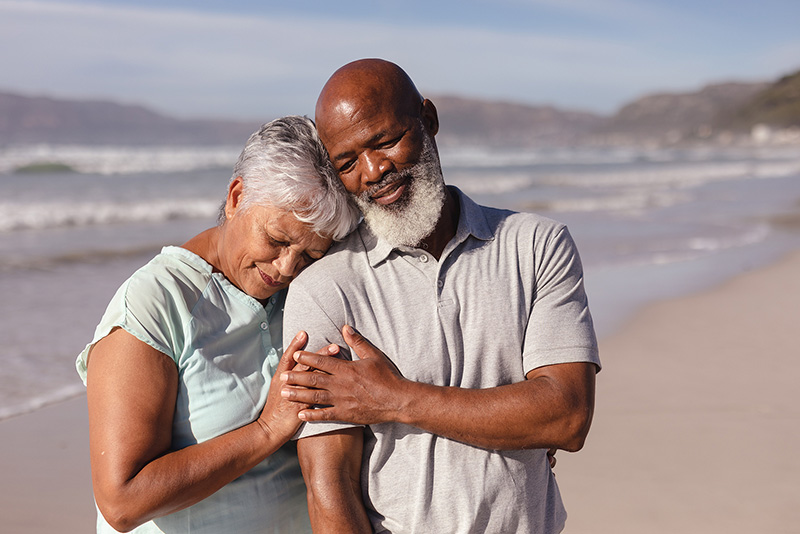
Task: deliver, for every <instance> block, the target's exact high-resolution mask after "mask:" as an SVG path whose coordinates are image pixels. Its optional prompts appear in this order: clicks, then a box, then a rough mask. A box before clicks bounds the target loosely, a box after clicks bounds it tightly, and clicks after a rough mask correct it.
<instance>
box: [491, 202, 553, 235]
mask: <svg viewBox="0 0 800 534" xmlns="http://www.w3.org/2000/svg"><path fill="white" fill-rule="evenodd" d="M478 208H479V209H480V212H481V214H482V215H483V217H484V218H485V221H486V224H487V225H488V226H489V228H490V229H491V232H492V234H493V236H494V237H495V239H500V240H504V239H526V240H527V239H542V238H544V237H546V236H552V235H555V234H558V233H560V232H561V231H563V230H564V229H565V228H566V225H565V224H564V223H562V222H559V221H557V220H555V219H552V218H550V217H545V216H544V215H539V214H538V213H532V212H525V211H513V210H508V209H501V208H493V207H490V206H478Z"/></svg>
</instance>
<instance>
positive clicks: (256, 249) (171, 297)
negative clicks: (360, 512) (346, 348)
mask: <svg viewBox="0 0 800 534" xmlns="http://www.w3.org/2000/svg"><path fill="white" fill-rule="evenodd" d="M220 219H221V222H220V224H219V225H218V226H217V227H215V228H211V229H209V230H206V231H204V232H202V233H201V234H199V235H197V236H195V237H194V238H192V239H190V240H189V241H187V242H186V243H185V244H184V245H182V246H181V247H165V248H164V249H163V250H162V251H161V253H160V254H158V255H157V256H156V257H155V258H153V260H152V261H150V262H149V263H148V264H147V265H145V266H144V267H142V268H141V269H139V270H138V271H137V272H135V273H134V274H133V275H132V276H131V277H130V278H129V279H128V280H127V281H126V282H125V283H124V284H123V285H122V287H121V288H120V289H119V290H118V291H117V293H116V295H115V296H114V298H113V299H112V300H111V303H110V304H109V306H108V309H107V310H106V313H105V315H104V316H103V318H102V321H101V322H100V325H99V326H98V327H97V330H96V332H95V335H94V339H93V340H92V342H91V343H90V344H89V345H87V347H86V349H84V351H83V352H82V353H81V354H80V355H79V357H78V360H77V367H78V372H79V374H80V375H81V377H82V379H83V380H84V382H85V383H86V388H87V397H88V406H89V425H90V454H91V466H92V480H93V485H94V493H95V500H96V503H97V507H98V509H99V511H100V513H99V514H98V522H97V529H98V532H114V529H117V530H121V531H129V530H132V529H135V532H148V533H149V532H181V533H184V532H186V533H189V532H191V533H200V532H203V533H205V532H208V533H214V534H218V533H223V532H224V533H234V534H237V533H244V532H292V533H294V532H304V531H310V527H309V524H308V512H307V507H306V499H305V491H306V490H305V486H304V484H303V478H302V475H301V473H300V468H299V465H298V461H297V457H296V452H295V449H294V447H293V443H292V442H290V441H289V440H290V438H291V437H292V435H293V434H294V433H295V431H296V430H297V428H298V426H299V420H298V418H297V412H298V411H299V410H300V409H302V408H304V407H305V405H300V404H296V403H291V402H288V401H285V400H283V399H282V398H281V396H280V391H279V390H280V385H281V384H280V382H279V378H278V377H279V376H280V373H281V372H282V371H283V370H287V369H290V368H291V367H292V365H294V362H293V360H292V359H291V354H292V353H293V352H294V351H296V350H299V349H300V348H302V346H303V345H304V343H305V341H306V338H305V335H304V334H302V333H301V334H298V336H297V337H295V339H294V341H293V342H292V343H291V345H290V346H289V347H287V349H286V351H285V352H284V353H283V357H282V358H279V356H280V354H281V337H282V331H281V322H282V315H283V301H284V296H285V293H286V291H285V290H286V287H287V286H288V284H289V283H290V282H291V280H292V279H293V278H294V277H295V276H297V274H298V273H299V272H300V271H301V270H302V269H303V268H304V267H305V266H306V265H308V264H310V263H311V262H313V261H314V260H316V259H318V258H320V257H321V256H322V255H323V254H325V252H326V251H327V249H328V247H329V246H330V244H331V241H332V239H340V238H342V237H344V236H345V235H346V234H347V233H348V232H349V231H350V230H351V229H352V228H353V227H354V225H355V223H356V222H357V212H356V211H355V209H354V208H353V207H352V205H351V204H350V203H349V201H348V199H347V197H346V193H345V192H344V189H343V188H342V186H341V183H340V182H339V180H338V178H336V176H335V174H333V173H332V171H331V169H330V167H329V163H328V158H327V155H326V152H325V149H324V148H323V146H322V144H321V142H320V141H319V138H318V137H317V135H316V131H315V129H314V125H313V123H312V122H311V121H310V120H308V119H306V118H303V117H286V118H283V119H278V120H276V121H273V122H271V123H269V124H266V125H264V126H263V127H262V128H261V129H260V130H259V131H258V132H256V133H254V134H253V135H252V136H251V137H250V139H249V140H248V142H247V145H246V146H245V148H244V151H243V152H242V154H241V156H240V157H239V161H238V162H237V164H236V167H235V168H234V174H233V178H232V180H231V182H230V185H229V186H228V194H227V197H226V200H225V204H224V207H223V210H222V213H221V215H220Z"/></svg>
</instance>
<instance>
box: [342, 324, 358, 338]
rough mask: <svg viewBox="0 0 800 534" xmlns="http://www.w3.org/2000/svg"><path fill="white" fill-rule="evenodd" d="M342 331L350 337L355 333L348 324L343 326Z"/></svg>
mask: <svg viewBox="0 0 800 534" xmlns="http://www.w3.org/2000/svg"><path fill="white" fill-rule="evenodd" d="M344 330H345V332H347V333H348V334H350V335H351V336H352V335H353V334H355V333H356V332H355V330H353V327H352V326H350V325H349V324H346V325H344Z"/></svg>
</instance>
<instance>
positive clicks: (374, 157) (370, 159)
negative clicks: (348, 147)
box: [361, 150, 392, 185]
mask: <svg viewBox="0 0 800 534" xmlns="http://www.w3.org/2000/svg"><path fill="white" fill-rule="evenodd" d="M363 157H364V164H363V166H362V171H361V181H362V182H363V183H365V184H369V185H371V184H374V183H376V182H379V181H380V180H381V178H383V177H384V176H385V175H386V173H387V172H389V171H391V170H392V162H391V161H389V158H387V157H386V156H384V154H383V153H382V152H380V151H378V150H370V151H367V152H365V153H364V156H363Z"/></svg>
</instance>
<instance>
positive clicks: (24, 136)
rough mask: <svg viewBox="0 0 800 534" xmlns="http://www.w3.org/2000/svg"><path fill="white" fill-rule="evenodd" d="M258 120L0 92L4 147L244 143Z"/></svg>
mask: <svg viewBox="0 0 800 534" xmlns="http://www.w3.org/2000/svg"><path fill="white" fill-rule="evenodd" d="M259 124H260V123H259V122H258V121H252V122H250V121H248V122H244V121H219V120H182V119H176V118H172V117H168V116H165V115H161V114H159V113H156V112H154V111H152V110H150V109H147V108H145V107H142V106H135V105H124V104H117V103H114V102H102V101H73V100H61V99H54V98H47V97H29V96H23V95H17V94H12V93H0V146H1V145H8V144H30V143H52V144H78V145H126V146H127V145H165V144H166V145H195V144H201V145H230V144H233V145H240V144H243V143H244V141H246V140H247V137H248V136H249V135H250V134H251V133H252V132H253V131H254V130H255V129H256V128H257V127H258V125H259Z"/></svg>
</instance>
